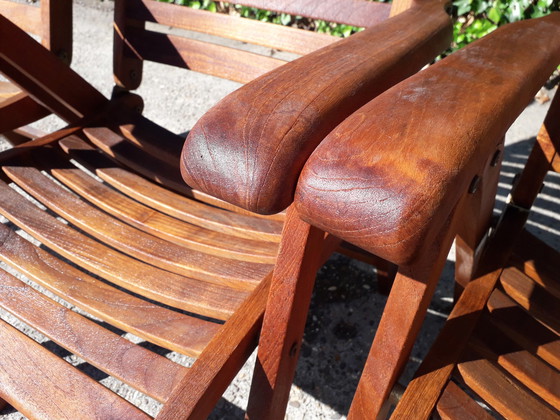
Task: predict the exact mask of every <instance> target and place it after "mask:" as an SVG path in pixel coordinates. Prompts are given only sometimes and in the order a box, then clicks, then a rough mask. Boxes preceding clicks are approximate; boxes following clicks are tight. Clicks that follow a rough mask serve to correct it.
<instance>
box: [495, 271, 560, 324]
mask: <svg viewBox="0 0 560 420" xmlns="http://www.w3.org/2000/svg"><path fill="white" fill-rule="evenodd" d="M500 282H501V284H502V287H503V288H504V290H505V292H506V294H507V295H508V296H510V297H511V298H512V299H513V300H515V301H516V302H517V303H518V304H519V305H521V307H523V308H524V309H525V310H527V311H529V313H531V314H532V315H533V316H534V317H535V318H537V319H538V320H539V321H541V322H543V323H544V324H546V325H547V326H548V327H549V328H552V329H553V330H554V331H556V333H557V334H560V304H559V300H558V299H556V298H555V297H554V296H552V295H550V294H549V293H548V292H547V291H546V290H545V289H543V288H542V287H540V286H538V285H537V284H536V283H535V282H533V280H531V278H530V277H529V276H527V275H525V274H523V273H522V272H521V271H519V270H518V269H517V268H507V269H505V270H504V272H503V274H502V277H501V278H500Z"/></svg>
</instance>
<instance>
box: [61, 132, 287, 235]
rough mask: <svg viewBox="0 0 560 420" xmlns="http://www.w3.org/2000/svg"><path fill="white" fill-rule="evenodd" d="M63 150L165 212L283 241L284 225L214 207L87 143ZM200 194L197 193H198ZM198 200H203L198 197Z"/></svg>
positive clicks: (65, 143)
mask: <svg viewBox="0 0 560 420" xmlns="http://www.w3.org/2000/svg"><path fill="white" fill-rule="evenodd" d="M60 144H61V147H62V148H63V149H64V150H65V151H66V152H67V153H69V154H70V156H72V157H73V158H74V159H76V160H77V161H78V162H79V163H80V164H82V165H84V166H86V167H88V168H89V169H90V170H92V171H94V172H95V174H96V175H97V176H99V177H100V178H101V179H103V181H105V182H107V183H108V184H109V185H111V186H112V187H113V188H115V189H117V190H119V191H121V192H122V193H123V194H126V195H128V196H130V197H132V198H134V199H135V200H137V201H139V202H141V203H143V204H145V205H147V206H149V207H152V208H155V209H157V210H159V211H161V212H162V213H165V214H168V215H170V216H173V217H176V218H177V219H180V220H183V221H185V222H189V223H192V224H194V225H197V226H202V227H205V228H207V229H210V230H214V231H216V232H223V233H227V234H230V235H233V236H239V237H242V238H249V239H262V240H266V241H271V242H279V241H280V233H281V231H282V223H281V222H279V221H277V220H266V219H264V218H255V217H250V216H247V215H244V214H237V213H234V212H231V211H226V210H223V209H221V208H213V207H209V206H208V205H205V204H203V203H200V202H198V201H195V200H192V199H190V198H188V197H185V196H183V195H180V194H177V193H175V192H173V191H169V190H167V189H165V188H162V187H161V186H160V185H157V184H154V183H153V182H151V181H148V180H146V179H145V178H143V177H141V176H138V175H137V174H135V173H132V172H131V171H128V170H126V169H123V168H121V167H120V166H119V165H117V164H116V163H115V162H113V161H111V160H110V159H109V158H107V157H106V156H104V155H102V154H101V153H99V152H98V151H96V150H94V149H93V148H92V147H91V146H89V145H88V144H86V143H85V142H84V141H83V140H80V139H78V138H77V137H74V136H71V137H68V138H65V139H64V140H61V142H60ZM195 193H196V192H195ZM195 198H200V197H197V196H196V195H195Z"/></svg>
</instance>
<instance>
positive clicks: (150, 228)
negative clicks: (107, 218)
mask: <svg viewBox="0 0 560 420" xmlns="http://www.w3.org/2000/svg"><path fill="white" fill-rule="evenodd" d="M51 173H52V175H54V176H55V177H56V178H57V179H58V180H59V181H60V182H62V183H64V184H65V185H66V186H67V187H69V188H71V189H72V190H73V191H74V192H76V193H78V194H79V195H81V196H82V197H84V198H85V199H87V200H88V201H91V202H92V203H93V204H95V205H96V206H98V207H100V208H101V209H103V210H104V211H106V212H108V213H109V214H111V215H113V216H115V217H117V218H119V219H120V220H122V221H124V222H126V223H128V224H130V225H132V226H134V227H136V228H138V229H140V230H143V231H145V232H147V233H150V234H152V235H154V236H157V237H160V238H162V239H166V240H168V241H170V242H175V243H178V244H181V245H183V246H185V247H186V248H189V249H193V250H198V251H202V252H205V253H208V254H211V255H218V256H223V257H226V258H232V259H236V260H241V261H250V262H258V263H267V264H274V262H275V261H276V253H277V251H278V246H277V245H276V244H273V243H271V242H264V241H254V240H251V239H244V238H236V237H234V236H229V235H226V234H223V233H217V232H213V231H211V230H208V229H205V228H201V227H198V226H195V225H191V224H188V223H185V222H183V221H180V220H178V219H175V218H173V217H171V216H168V215H166V214H163V213H160V212H158V211H156V210H153V209H151V208H149V207H146V206H144V205H142V204H140V203H138V202H136V201H134V200H132V199H129V198H128V197H126V196H123V195H122V194H119V193H118V192H116V191H115V190H113V189H112V188H109V187H107V186H106V185H103V184H101V183H100V182H98V181H96V180H94V179H93V178H92V177H91V176H88V175H86V174H85V173H84V172H82V171H81V170H79V169H75V168H73V169H72V168H66V169H53V170H51Z"/></svg>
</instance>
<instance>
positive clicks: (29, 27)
mask: <svg viewBox="0 0 560 420" xmlns="http://www.w3.org/2000/svg"><path fill="white" fill-rule="evenodd" d="M0 12H1V13H2V14H3V15H4V17H6V18H8V19H9V20H11V21H12V22H13V23H15V24H16V25H17V26H19V27H20V28H21V29H23V30H24V31H25V32H30V33H32V34H34V35H40V36H42V35H43V29H42V22H43V21H42V17H41V8H40V7H36V6H30V5H29V4H25V3H23V4H22V3H15V2H13V1H8V0H0Z"/></svg>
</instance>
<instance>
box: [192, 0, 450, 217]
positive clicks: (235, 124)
mask: <svg viewBox="0 0 560 420" xmlns="http://www.w3.org/2000/svg"><path fill="white" fill-rule="evenodd" d="M450 36H451V23H450V19H449V17H448V16H447V14H446V13H445V11H444V3H443V2H441V1H439V0H428V1H422V2H418V3H415V4H414V5H413V7H412V8H411V9H409V10H408V11H406V12H403V13H401V14H399V15H398V16H395V17H393V18H391V19H389V20H387V21H385V22H383V23H381V24H379V25H376V26H374V27H372V28H369V29H366V30H365V31H363V32H360V33H357V34H355V35H353V36H351V37H349V38H347V39H345V40H342V41H339V42H336V43H334V44H332V45H329V46H327V47H325V48H322V49H320V50H318V51H316V52H314V53H311V54H309V55H306V56H304V57H302V58H300V59H298V60H295V61H293V62H291V63H288V64H286V65H284V66H282V67H280V68H278V69H276V70H273V71H272V72H270V73H267V74H265V75H263V76H262V77H260V78H258V79H256V80H255V81H253V82H251V83H248V84H247V85H245V86H244V87H242V88H240V89H239V90H237V91H235V92H234V93H232V94H231V95H229V96H227V97H226V98H225V99H224V100H222V101H221V102H220V103H218V105H216V106H215V107H214V108H212V109H211V110H210V111H209V112H208V113H207V114H206V115H205V116H204V117H203V118H202V119H201V120H200V121H199V122H198V123H197V124H196V125H195V127H194V128H193V129H192V131H191V132H190V135H189V136H188V138H187V140H186V143H185V147H184V149H183V154H182V173H183V177H184V179H185V181H186V182H187V183H188V184H189V185H191V186H193V187H196V188H198V189H201V190H203V191H205V192H207V193H209V194H212V195H215V196H217V197H219V198H221V199H223V200H225V201H228V202H230V203H233V204H235V205H237V206H240V207H243V208H245V209H248V210H251V211H254V212H257V213H263V214H272V213H276V212H278V211H280V210H283V209H284V208H286V207H287V206H288V205H289V204H290V203H291V202H292V200H293V193H294V190H295V185H296V182H297V178H298V176H299V174H300V171H301V168H302V167H303V165H304V163H305V161H306V160H307V158H308V156H309V155H310V153H311V152H312V151H313V150H314V149H315V147H316V146H317V144H319V142H320V141H321V140H322V139H323V138H324V137H325V136H326V135H327V134H328V133H329V132H330V131H331V130H332V129H333V128H334V127H336V125H337V124H338V123H340V122H341V121H342V120H343V119H344V118H346V117H347V116H348V115H349V114H351V113H352V112H353V111H355V110H356V109H358V108H359V107H360V106H362V105H363V104H365V103H366V102H367V101H369V100H371V99H372V98H374V97H375V96H376V95H378V94H379V93H381V92H383V91H384V90H386V89H387V88H388V87H390V86H392V85H394V84H395V83H397V82H399V81H400V80H402V79H404V78H406V77H408V76H409V75H410V74H413V73H414V72H416V71H417V70H419V69H420V68H421V67H422V66H423V65H425V64H426V63H427V62H429V61H430V60H431V59H432V58H433V57H435V55H437V54H438V53H439V52H440V51H441V50H442V49H444V48H445V47H446V46H447V45H448V44H449V42H450Z"/></svg>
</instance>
